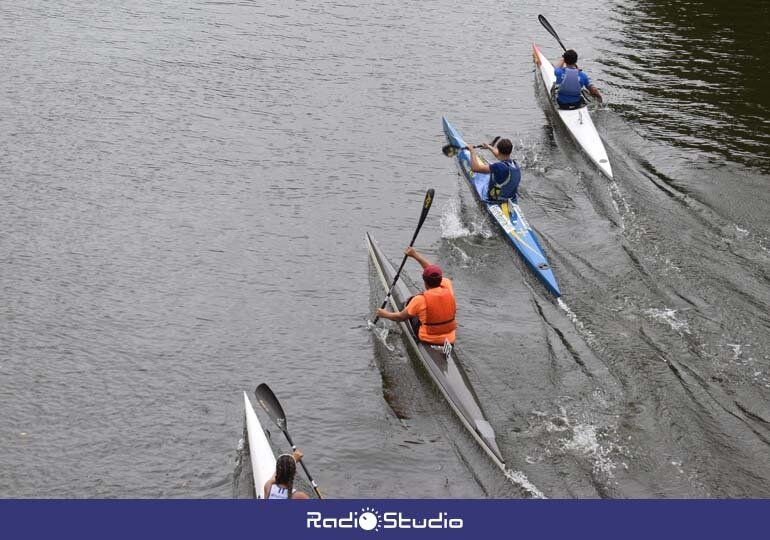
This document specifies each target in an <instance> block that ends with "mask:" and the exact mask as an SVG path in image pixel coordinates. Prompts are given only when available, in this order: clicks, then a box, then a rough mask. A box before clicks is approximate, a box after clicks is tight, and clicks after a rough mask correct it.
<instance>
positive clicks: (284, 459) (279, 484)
mask: <svg viewBox="0 0 770 540" xmlns="http://www.w3.org/2000/svg"><path fill="white" fill-rule="evenodd" d="M301 459H302V452H300V451H299V450H295V451H294V453H293V454H281V455H280V456H278V459H276V460H275V474H274V475H273V477H272V478H271V479H270V480H268V481H267V482H265V489H264V496H265V499H266V500H267V499H296V500H300V499H309V498H310V497H308V496H307V493H305V492H304V491H298V490H296V489H294V477H295V476H296V475H297V462H298V461H300V460H301Z"/></svg>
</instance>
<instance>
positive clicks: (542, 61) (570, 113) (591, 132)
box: [532, 45, 612, 180]
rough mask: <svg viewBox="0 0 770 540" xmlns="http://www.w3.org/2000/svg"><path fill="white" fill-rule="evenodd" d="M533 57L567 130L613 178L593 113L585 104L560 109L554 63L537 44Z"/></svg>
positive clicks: (584, 150) (610, 177)
mask: <svg viewBox="0 0 770 540" xmlns="http://www.w3.org/2000/svg"><path fill="white" fill-rule="evenodd" d="M532 57H533V59H534V60H535V64H537V67H538V73H540V80H541V81H543V87H544V88H545V91H546V94H547V95H548V102H549V103H550V104H551V108H553V110H554V111H555V112H556V116H558V117H559V118H561V121H562V123H563V124H564V126H565V127H566V128H567V131H569V133H570V135H571V136H572V138H573V139H574V140H575V142H576V143H577V145H578V146H579V147H580V148H582V149H583V152H585V154H586V155H587V156H588V159H590V160H591V161H593V162H594V164H595V165H596V166H597V167H599V170H600V171H602V172H603V173H604V174H605V176H607V178H609V179H610V180H612V167H611V166H610V160H609V158H608V157H607V151H606V150H605V149H604V143H602V140H601V138H600V137H599V132H598V131H596V126H594V122H593V120H591V115H590V114H589V113H588V107H587V106H585V105H584V106H583V107H580V108H578V109H570V110H568V109H560V108H559V106H558V105H557V104H556V100H555V99H554V97H553V94H552V92H553V86H554V84H555V83H556V75H555V74H554V72H553V65H552V64H551V62H549V61H548V59H547V58H546V57H545V56H544V55H543V53H542V52H540V49H538V48H537V45H532Z"/></svg>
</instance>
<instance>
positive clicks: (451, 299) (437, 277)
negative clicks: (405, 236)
mask: <svg viewBox="0 0 770 540" xmlns="http://www.w3.org/2000/svg"><path fill="white" fill-rule="evenodd" d="M405 253H406V255H408V256H409V257H412V258H413V259H414V260H415V261H417V262H418V263H420V266H422V280H423V282H424V283H425V291H424V292H422V293H420V294H416V295H415V296H413V297H412V298H411V300H409V303H408V304H407V306H406V307H405V308H404V309H403V310H402V311H399V312H398V313H395V312H393V311H388V310H386V309H382V308H380V309H378V310H377V315H379V316H380V317H383V318H385V319H390V320H391V321H406V320H407V319H410V318H412V317H417V318H418V319H419V321H420V329H419V332H418V334H417V337H418V338H419V339H420V341H422V342H423V343H432V344H435V345H443V344H444V342H445V341H449V343H452V344H454V342H455V329H456V328H457V322H456V321H455V312H456V311H457V306H456V304H455V294H454V290H453V289H452V282H451V281H450V280H449V279H447V278H445V277H443V275H442V274H441V268H439V267H438V266H437V265H435V264H431V263H430V261H428V260H427V259H426V258H425V257H423V256H422V255H420V254H419V253H418V252H417V250H416V249H414V248H413V247H408V248H406V252H405Z"/></svg>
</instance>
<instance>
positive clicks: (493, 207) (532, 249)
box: [442, 118, 561, 298]
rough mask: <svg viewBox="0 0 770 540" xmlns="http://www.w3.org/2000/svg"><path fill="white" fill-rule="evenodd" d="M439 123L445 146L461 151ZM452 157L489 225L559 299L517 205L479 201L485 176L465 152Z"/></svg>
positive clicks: (456, 137)
mask: <svg viewBox="0 0 770 540" xmlns="http://www.w3.org/2000/svg"><path fill="white" fill-rule="evenodd" d="M442 121H443V124H444V134H445V135H446V138H447V142H449V144H451V145H452V146H455V147H457V148H458V149H459V148H464V147H465V146H466V143H465V141H464V140H463V138H462V136H461V135H460V133H459V132H458V131H457V130H456V129H455V127H454V126H453V125H452V124H450V123H449V121H448V120H447V119H446V118H442ZM456 157H457V164H458V166H459V167H460V171H461V172H462V174H463V176H464V177H465V180H466V181H467V182H468V184H469V186H470V188H471V192H472V193H473V196H474V197H475V198H476V200H477V201H478V202H479V204H480V205H481V206H482V207H483V208H484V209H485V210H486V211H487V213H488V214H489V215H490V217H491V218H492V221H494V222H495V223H496V224H497V225H498V226H499V227H500V229H501V231H502V233H503V234H504V235H505V237H506V238H507V239H508V241H509V242H510V243H511V245H513V247H514V248H515V249H516V251H518V252H519V254H520V255H521V256H522V258H523V259H524V261H525V262H526V263H527V266H529V268H530V269H531V270H532V272H533V273H534V274H535V275H536V276H537V277H538V279H540V281H541V282H542V283H543V285H545V287H546V289H548V290H549V291H550V292H551V293H552V294H553V295H554V296H556V297H557V298H558V297H559V296H561V290H560V289H559V284H558V283H557V282H556V276H554V274H553V270H552V269H551V265H550V264H549V262H548V259H547V258H546V256H545V253H544V252H543V249H542V247H541V246H540V242H538V240H537V236H536V235H535V232H534V231H533V230H532V229H531V228H530V226H529V223H527V221H526V220H525V219H524V215H523V214H522V212H521V208H519V205H518V204H516V203H515V202H512V201H505V202H491V201H485V200H482V199H481V196H480V195H479V189H478V186H480V185H486V184H488V183H489V174H484V173H474V172H472V171H471V162H470V152H468V150H459V151H458V153H457V156H456Z"/></svg>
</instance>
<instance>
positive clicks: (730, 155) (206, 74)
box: [0, 0, 770, 498]
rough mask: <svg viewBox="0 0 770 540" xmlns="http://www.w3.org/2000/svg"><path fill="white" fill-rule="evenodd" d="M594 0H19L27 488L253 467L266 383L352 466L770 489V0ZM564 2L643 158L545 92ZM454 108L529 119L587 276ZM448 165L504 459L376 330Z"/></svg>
mask: <svg viewBox="0 0 770 540" xmlns="http://www.w3.org/2000/svg"><path fill="white" fill-rule="evenodd" d="M563 5H564V3H563V2H556V1H554V0H544V1H541V2H532V1H524V2H517V3H500V2H489V1H486V0H482V1H480V2H475V3H473V4H468V3H467V2H466V3H461V2H454V1H453V2H438V1H435V0H427V1H425V2H419V3H414V2H406V1H403V0H398V1H393V2H376V3H368V4H365V5H359V4H358V3H352V2H345V1H326V0H323V1H318V2H294V1H289V2H283V3H272V4H266V3H264V2H227V1H222V2H203V1H199V0H193V1H190V2H181V1H178V0H160V1H156V2H148V1H144V0H141V1H140V0H130V1H121V2H114V1H110V0H107V1H103V2H97V3H83V2H73V1H63V2H47V1H34V0H33V1H23V2H22V1H19V0H6V1H4V2H3V6H2V8H0V9H1V11H2V17H0V41H1V42H2V44H3V51H4V54H3V56H4V66H5V73H4V76H3V78H2V81H0V90H2V92H0V96H2V97H1V98H0V104H1V107H2V111H1V112H2V114H0V133H1V134H2V135H1V136H2V143H3V144H2V146H1V147H0V148H1V149H0V152H2V156H1V159H0V231H2V232H0V407H2V413H3V414H2V418H1V419H0V496H4V497H191V498H200V497H217V498H220V497H221V498H227V497H248V496H249V495H250V494H251V490H252V489H253V488H252V486H250V485H249V483H248V475H246V474H245V473H244V472H245V471H247V470H248V459H247V458H246V457H245V456H244V455H243V452H242V450H241V447H240V445H241V438H242V436H243V408H242V403H243V398H242V393H241V392H242V391H243V390H245V391H247V392H248V393H249V394H252V392H253V389H254V387H255V386H256V385H257V384H259V383H261V382H267V383H268V384H269V385H270V386H271V387H272V388H273V390H274V391H275V393H276V394H277V396H278V397H279V399H280V400H281V403H282V404H283V408H284V410H285V411H286V414H287V416H288V422H289V424H288V425H289V429H290V432H291V433H292V435H293V437H294V439H295V442H296V443H297V444H298V445H299V446H300V448H301V449H302V450H303V451H304V452H305V454H306V461H307V464H308V467H309V468H310V470H311V471H312V472H313V474H314V476H315V477H316V479H317V481H318V482H319V484H320V485H321V487H322V489H323V490H324V491H325V493H326V494H327V495H328V496H332V497H529V496H545V497H552V498H554V497H555V498H570V497H618V498H625V497H768V496H770V451H769V450H770V448H768V446H769V443H770V407H769V406H768V403H770V399H769V398H770V316H768V313H770V287H769V285H770V212H768V208H770V194H769V193H770V190H768V187H769V184H770V180H768V173H770V155H769V153H768V142H770V120H769V119H770V100H769V99H768V93H767V91H766V88H767V86H768V84H770V78H769V77H768V75H767V72H766V70H764V69H762V68H761V66H762V61H763V60H764V55H765V51H766V50H767V47H768V45H770V43H769V41H770V40H769V39H768V30H767V28H768V23H769V22H770V17H768V5H767V3H766V2H763V1H759V0H753V1H746V2H741V3H735V2H730V3H728V2H725V1H709V2H706V1H698V0H693V1H690V2H686V3H685V2H664V1H653V0H612V1H604V0H600V1H598V2H595V1H592V2H587V1H582V0H580V1H577V2H573V3H572V5H571V7H570V9H569V12H567V11H565V10H563V9H562V7H563ZM538 13H543V14H545V15H546V16H547V17H548V18H549V20H550V21H551V23H552V24H553V26H554V27H555V28H556V29H557V31H558V32H559V34H560V36H561V38H562V41H563V42H565V44H566V45H567V46H568V47H573V48H575V49H577V50H578V52H579V54H580V64H581V67H583V69H585V70H586V71H587V72H588V73H589V75H590V76H591V77H592V79H593V80H594V82H595V83H596V84H597V86H598V87H599V88H600V89H601V91H602V92H603V93H604V95H605V97H606V103H605V104H604V105H601V106H594V108H593V109H592V115H593V117H594V120H595V123H596V124H597V127H598V130H599V132H600V135H601V136H602V138H603V139H604V141H605V143H606V146H607V149H608V153H609V157H610V161H611V162H612V166H613V169H614V171H615V179H614V180H613V181H609V180H607V179H606V178H604V177H603V176H601V174H600V173H599V172H598V171H597V170H596V169H594V168H593V167H592V166H591V165H590V163H589V162H588V161H587V160H586V158H585V157H584V156H582V155H581V154H580V153H579V151H578V150H577V149H576V148H575V146H574V145H573V143H572V142H571V141H570V139H569V138H568V136H567V135H566V133H565V132H564V131H563V130H562V129H561V128H558V127H557V128H554V126H553V124H552V123H551V120H550V118H549V116H548V115H547V114H546V112H545V105H546V103H545V101H544V96H543V95H542V94H543V93H542V91H541V90H540V88H539V86H537V85H536V82H537V81H536V79H535V73H534V66H533V63H532V59H531V44H532V43H533V42H536V43H537V44H538V45H539V46H540V47H541V48H543V50H544V52H545V53H546V54H547V55H548V56H549V57H550V58H552V59H556V58H558V56H559V53H560V48H559V46H558V44H557V43H556V42H555V40H554V39H553V38H552V37H551V36H550V35H549V34H547V33H546V32H545V30H544V29H543V28H542V27H541V26H540V25H539V23H538V21H537V14H538ZM442 115H446V116H447V117H448V118H449V119H450V120H451V121H452V122H453V123H454V125H455V126H457V128H458V129H459V130H460V131H461V132H462V133H463V134H464V135H465V136H466V137H467V138H468V139H469V140H473V141H476V140H478V141H479V142H480V141H483V140H489V139H490V138H491V137H493V136H495V135H501V136H507V137H510V138H511V139H512V140H513V141H514V143H515V150H514V154H515V157H516V159H517V160H518V161H519V163H520V164H521V165H522V167H523V169H524V171H523V182H522V200H521V207H522V210H523V211H524V213H525V215H526V216H527V218H528V220H529V222H530V223H531V224H532V226H533V227H534V229H535V230H536V231H537V233H538V234H539V236H540V238H541V243H542V244H543V247H544V249H545V251H546V252H547V254H548V256H549V258H550V261H551V264H552V266H553V268H554V272H555V274H556V276H557V279H558V280H559V283H560V286H561V289H562V291H563V294H564V295H563V297H562V299H561V301H559V302H556V301H554V300H553V299H552V298H551V297H549V295H548V294H547V293H546V292H545V290H544V289H543V288H542V286H540V285H539V283H538V282H537V280H536V279H535V278H534V277H533V276H532V275H531V273H530V272H528V271H527V270H526V268H525V267H524V266H523V264H522V263H521V261H520V259H519V258H518V257H517V256H516V255H515V254H514V253H513V252H512V250H511V248H510V247H509V246H508V245H507V244H506V243H505V241H504V240H503V238H502V237H501V236H500V235H499V234H497V232H496V231H495V230H494V229H493V228H492V227H491V225H490V224H489V222H487V221H486V220H485V218H484V217H483V215H482V214H481V212H480V211H479V209H478V208H477V207H476V205H475V204H474V201H473V199H472V198H471V196H470V194H469V192H468V189H467V187H466V186H465V185H464V184H463V182H462V180H461V178H460V177H459V176H458V175H457V171H456V169H455V165H454V163H453V162H452V161H451V160H448V159H446V158H445V157H444V156H443V155H442V154H441V152H440V148H441V146H442V144H444V139H443V136H442V133H441V116H442ZM429 187H432V188H435V190H436V200H435V202H434V205H433V208H432V210H431V213H430V216H429V217H428V220H427V222H426V224H425V226H424V227H423V229H422V231H421V232H420V236H419V238H418V240H417V247H418V248H419V249H420V250H422V251H423V252H424V253H425V254H426V256H428V257H429V258H430V259H432V260H433V261H435V262H437V263H439V264H441V265H442V267H443V268H444V272H445V274H446V275H448V276H450V277H452V278H453V280H454V283H455V289H456V292H457V297H458V306H459V312H458V319H459V322H460V328H459V330H458V336H459V343H460V344H461V345H462V347H463V349H464V352H465V354H466V356H467V357H468V358H470V359H471V362H470V365H469V366H467V367H468V371H469V377H470V379H471V381H472V383H473V384H474V387H475V389H476V392H477V393H478V395H479V399H480V400H481V402H482V404H483V405H484V407H485V408H486V410H487V413H488V415H489V418H490V422H491V423H492V425H493V427H494V428H495V430H496V431H497V434H498V436H497V440H498V443H499V445H500V448H501V451H502V453H503V455H504V456H505V458H506V461H507V463H508V465H509V467H510V469H511V474H510V475H509V478H506V477H504V476H503V475H502V474H501V473H500V471H499V470H498V469H496V468H495V467H494V465H493V464H492V463H491V462H490V461H489V460H488V458H487V457H486V456H485V455H484V454H483V452H482V451H481V450H480V449H479V448H478V446H477V445H476V444H475V442H474V441H473V440H472V439H471V438H470V437H469V436H468V435H467V434H466V433H465V432H464V431H463V428H462V426H461V425H460V424H459V422H457V420H456V419H455V418H454V417H453V416H452V414H451V412H450V411H449V410H448V407H447V405H446V404H445V402H444V401H443V400H442V398H441V396H440V395H439V394H438V392H437V391H436V389H435V388H434V387H433V386H432V384H431V382H430V380H429V379H427V378H426V376H425V374H424V373H422V372H421V371H420V370H419V369H416V368H415V365H416V364H415V363H414V362H413V361H412V360H411V359H410V358H409V357H408V355H407V354H406V352H405V349H404V347H403V345H402V344H401V342H400V341H399V338H398V336H397V335H396V334H395V332H393V333H391V335H390V336H389V338H388V342H389V346H390V347H391V348H392V349H393V350H392V351H390V350H388V348H386V347H384V346H383V345H382V344H381V343H380V342H378V341H377V340H376V339H375V338H374V336H373V335H372V334H371V333H370V332H369V331H368V330H367V328H366V319H367V318H369V317H371V313H372V310H373V309H374V307H375V305H377V304H379V302H380V301H381V299H382V297H383V291H382V290H381V288H380V287H379V285H378V284H377V282H376V280H375V279H374V278H373V275H372V272H371V268H370V266H369V263H368V261H367V254H366V249H365V243H364V233H365V231H369V232H371V233H372V234H373V236H374V237H375V238H376V239H377V241H378V242H379V243H380V245H381V246H382V247H383V249H384V250H385V251H386V253H389V254H390V255H391V256H392V258H393V259H396V260H398V259H399V258H400V256H401V254H402V252H403V248H404V247H405V245H406V244H407V243H408V241H409V239H410V238H411V235H412V232H413V230H414V227H415V225H416V221H417V218H418V216H419V212H420V205H421V202H422V198H423V195H424V193H425V190H426V189H427V188H429ZM407 273H408V274H409V275H411V276H412V277H413V278H416V277H418V275H419V274H418V269H417V265H416V264H414V263H413V262H410V263H409V264H408V265H407ZM260 414H261V413H260ZM262 419H263V422H265V423H267V422H268V420H267V419H266V418H265V417H264V415H263V416H262ZM272 431H273V440H274V442H275V443H276V447H277V449H278V450H285V449H286V444H285V442H284V441H282V440H281V436H280V433H276V430H272Z"/></svg>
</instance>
